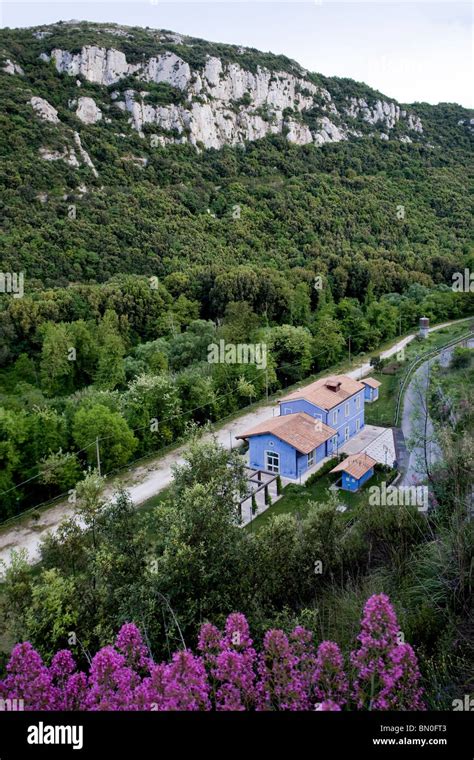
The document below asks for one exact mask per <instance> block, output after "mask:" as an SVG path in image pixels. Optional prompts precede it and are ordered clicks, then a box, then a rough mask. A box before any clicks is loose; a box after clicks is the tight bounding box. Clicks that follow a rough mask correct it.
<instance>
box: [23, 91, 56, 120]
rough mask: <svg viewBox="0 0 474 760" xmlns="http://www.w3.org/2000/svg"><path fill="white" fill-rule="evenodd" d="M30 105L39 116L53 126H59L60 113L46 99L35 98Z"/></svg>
mask: <svg viewBox="0 0 474 760" xmlns="http://www.w3.org/2000/svg"><path fill="white" fill-rule="evenodd" d="M30 105H31V106H33V108H34V110H35V111H36V113H37V114H38V116H39V117H40V118H41V119H43V120H44V121H49V122H51V124H59V116H58V112H57V111H56V109H55V108H54V107H53V106H52V105H51V104H50V103H48V101H47V100H44V98H38V97H37V96H35V97H33V98H31V100H30Z"/></svg>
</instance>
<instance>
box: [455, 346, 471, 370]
mask: <svg viewBox="0 0 474 760" xmlns="http://www.w3.org/2000/svg"><path fill="white" fill-rule="evenodd" d="M473 356H474V352H473V350H472V348H464V347H462V346H456V348H455V349H454V350H453V354H452V356H451V367H452V369H465V368H467V367H469V366H470V365H471V362H472V357H473Z"/></svg>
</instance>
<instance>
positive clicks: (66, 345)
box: [40, 322, 73, 396]
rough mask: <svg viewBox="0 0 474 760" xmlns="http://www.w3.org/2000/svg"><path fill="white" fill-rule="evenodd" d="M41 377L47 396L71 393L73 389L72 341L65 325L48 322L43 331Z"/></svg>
mask: <svg viewBox="0 0 474 760" xmlns="http://www.w3.org/2000/svg"><path fill="white" fill-rule="evenodd" d="M42 334H43V346H42V349H41V360H40V377H41V387H42V388H43V390H44V392H45V393H46V395H47V396H56V395H61V394H66V393H69V392H70V391H71V389H72V376H73V362H72V360H71V358H70V357H72V354H71V353H70V349H71V341H70V338H69V335H68V331H67V327H66V325H64V324H58V325H55V324H53V323H52V322H48V323H47V324H46V325H45V326H44V327H43V329H42Z"/></svg>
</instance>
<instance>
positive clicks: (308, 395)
mask: <svg viewBox="0 0 474 760" xmlns="http://www.w3.org/2000/svg"><path fill="white" fill-rule="evenodd" d="M335 381H336V382H338V383H340V386H339V389H338V390H337V391H332V390H331V389H330V388H328V387H327V383H328V382H331V383H334V382H335ZM362 390H364V386H363V384H362V383H360V382H359V381H358V380H353V379H352V377H347V375H336V376H335V377H322V378H321V379H320V380H315V382H314V383H311V384H310V385H307V386H306V387H305V388H300V389H299V390H297V391H293V392H292V393H290V394H288V396H285V397H284V398H282V399H280V401H294V400H295V399H300V398H301V399H305V400H306V401H310V402H311V403H312V404H316V406H319V407H320V408H321V409H326V410H329V409H332V408H333V407H334V406H337V405H338V404H341V403H342V402H343V401H345V400H346V399H348V398H350V396H353V395H354V393H357V392H358V391H362Z"/></svg>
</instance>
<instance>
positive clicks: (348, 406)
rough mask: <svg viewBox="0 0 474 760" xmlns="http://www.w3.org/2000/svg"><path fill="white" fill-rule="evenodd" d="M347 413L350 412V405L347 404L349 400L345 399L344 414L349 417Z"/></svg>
mask: <svg viewBox="0 0 474 760" xmlns="http://www.w3.org/2000/svg"><path fill="white" fill-rule="evenodd" d="M349 414H350V405H349V402H348V401H346V403H345V404H344V416H345V417H349Z"/></svg>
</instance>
